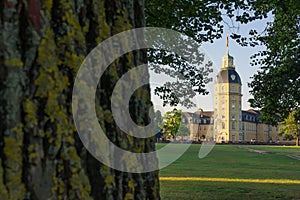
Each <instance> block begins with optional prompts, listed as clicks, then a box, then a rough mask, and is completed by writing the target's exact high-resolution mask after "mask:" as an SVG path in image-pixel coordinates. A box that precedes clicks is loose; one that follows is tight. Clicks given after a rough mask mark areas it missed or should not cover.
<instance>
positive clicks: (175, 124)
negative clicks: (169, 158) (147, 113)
mask: <svg viewBox="0 0 300 200" xmlns="http://www.w3.org/2000/svg"><path fill="white" fill-rule="evenodd" d="M181 118H182V111H181V110H177V109H174V110H172V111H169V112H166V114H165V115H164V117H163V126H162V127H163V131H164V132H165V134H166V137H167V138H173V139H176V135H177V133H178V130H179V127H180V124H181Z"/></svg>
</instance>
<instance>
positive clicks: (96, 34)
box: [0, 0, 160, 200]
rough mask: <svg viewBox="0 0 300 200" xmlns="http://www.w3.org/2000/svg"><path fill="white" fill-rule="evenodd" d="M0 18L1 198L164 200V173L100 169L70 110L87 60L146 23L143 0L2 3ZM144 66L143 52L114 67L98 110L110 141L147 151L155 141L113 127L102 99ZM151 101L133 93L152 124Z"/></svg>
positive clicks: (142, 116) (137, 114)
mask: <svg viewBox="0 0 300 200" xmlns="http://www.w3.org/2000/svg"><path fill="white" fill-rule="evenodd" d="M0 15H1V16H0V26H1V29H0V31H1V32H0V37H1V40H0V65H1V66H0V133H1V135H0V196H1V199H33V200H35V199H159V198H160V197H159V182H158V172H150V173H144V174H131V173H124V172H119V171H116V170H113V169H110V168H108V167H106V166H104V165H102V164H101V163H99V162H98V161H97V160H95V159H94V158H93V157H92V156H91V155H90V154H89V153H88V152H87V151H86V150H85V148H84V147H83V145H82V144H81V141H80V140H79V138H78V136H77V133H76V129H75V127H74V124H73V120H72V113H71V110H72V109H71V95H72V86H73V83H74V78H75V76H76V72H77V70H78V68H79V67H80V64H81V63H82V61H83V59H84V57H85V56H86V55H87V54H88V52H90V51H91V50H92V49H93V48H94V47H95V46H96V45H97V44H98V43H100V42H101V41H103V40H104V39H106V38H108V37H110V36H112V35H114V34H116V33H119V32H122V31H124V30H127V29H130V28H134V27H142V26H144V25H145V21H144V2H143V1H142V0H134V1H129V0H122V1H117V0H106V1H104V0H85V1H80V0H43V1H41V0H28V1H21V0H3V1H1V2H0ZM145 62H146V52H145V51H143V50H140V51H135V52H132V53H128V54H127V55H125V56H124V57H122V58H120V59H119V60H118V61H116V62H115V63H113V64H112V66H110V68H109V70H107V71H106V73H105V75H104V76H103V77H102V78H101V80H100V81H101V83H102V85H104V86H103V87H102V88H99V92H98V97H99V102H101V104H99V105H98V108H97V109H98V111H99V112H98V114H99V116H98V117H99V118H100V119H101V117H102V119H104V120H105V122H104V124H103V126H104V127H105V129H106V130H109V133H110V135H109V137H110V139H111V140H112V141H114V142H115V143H116V144H118V145H119V146H120V147H124V146H126V147H127V148H128V149H129V150H132V151H135V149H136V147H137V146H138V147H141V151H142V152H149V151H153V150H154V139H153V138H149V139H136V138H133V137H127V138H126V140H124V137H123V135H122V133H119V132H118V131H117V128H116V126H115V124H114V123H113V122H111V121H109V120H107V119H108V118H110V116H111V113H110V110H109V109H110V102H109V98H103V97H109V96H110V95H111V91H112V88H113V86H114V84H115V83H116V82H117V80H118V78H119V77H121V75H122V74H124V73H125V72H126V71H128V70H129V69H130V68H132V67H134V66H135V65H138V64H141V63H145ZM101 97H102V98H103V99H101ZM149 100H150V93H149V87H142V88H141V89H139V90H138V91H137V92H136V93H135V94H134V95H133V98H132V101H131V104H130V111H131V114H132V117H133V119H134V120H135V121H136V122H140V121H143V123H144V124H147V123H148V117H147V115H148V112H147V109H148V108H149V107H150V105H149ZM107 113H108V114H107ZM124 141H125V142H124ZM129 143H130V144H133V145H131V146H129Z"/></svg>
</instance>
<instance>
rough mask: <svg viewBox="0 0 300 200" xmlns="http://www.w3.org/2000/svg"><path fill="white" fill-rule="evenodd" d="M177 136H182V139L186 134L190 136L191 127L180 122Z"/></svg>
mask: <svg viewBox="0 0 300 200" xmlns="http://www.w3.org/2000/svg"><path fill="white" fill-rule="evenodd" d="M176 136H181V138H182V139H183V138H184V137H186V136H190V129H189V128H188V127H187V126H186V125H185V124H183V123H180V126H179V129H178V133H177V135H176Z"/></svg>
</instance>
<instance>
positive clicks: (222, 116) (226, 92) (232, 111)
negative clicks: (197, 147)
mask: <svg viewBox="0 0 300 200" xmlns="http://www.w3.org/2000/svg"><path fill="white" fill-rule="evenodd" d="M226 47H227V51H226V54H225V56H224V57H223V60H222V66H221V69H220V72H219V73H218V75H217V76H216V78H215V81H214V138H215V140H216V142H226V143H227V142H233V143H234V142H238V141H239V140H243V136H242V130H241V127H242V103H241V97H242V94H241V86H242V82H241V78H240V76H239V74H238V73H237V72H236V70H235V66H234V63H233V57H232V56H231V55H230V54H229V50H228V37H227V39H226Z"/></svg>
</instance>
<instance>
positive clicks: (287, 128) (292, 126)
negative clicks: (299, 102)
mask: <svg viewBox="0 0 300 200" xmlns="http://www.w3.org/2000/svg"><path fill="white" fill-rule="evenodd" d="M295 114H296V112H295V111H292V112H291V113H290V114H289V116H288V117H287V118H286V119H285V120H284V121H283V122H280V125H281V128H280V132H279V134H280V135H282V136H283V137H284V138H286V139H289V140H291V139H295V140H296V146H298V145H299V136H300V121H299V120H297V119H296V117H295Z"/></svg>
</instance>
